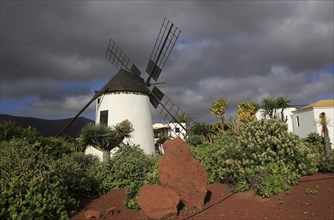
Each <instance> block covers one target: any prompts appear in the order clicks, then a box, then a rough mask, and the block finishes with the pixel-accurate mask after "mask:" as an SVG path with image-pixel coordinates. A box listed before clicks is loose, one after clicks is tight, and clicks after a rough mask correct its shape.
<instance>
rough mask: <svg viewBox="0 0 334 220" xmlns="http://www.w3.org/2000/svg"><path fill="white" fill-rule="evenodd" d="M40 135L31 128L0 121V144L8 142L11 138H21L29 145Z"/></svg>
mask: <svg viewBox="0 0 334 220" xmlns="http://www.w3.org/2000/svg"><path fill="white" fill-rule="evenodd" d="M40 136H41V135H40V134H39V132H38V131H37V129H36V128H33V127H27V128H24V127H21V126H18V125H17V124H16V123H15V122H12V121H1V122H0V142H1V141H8V140H11V139H13V138H23V139H25V140H27V141H28V142H29V143H33V142H34V141H35V140H36V138H39V137H40Z"/></svg>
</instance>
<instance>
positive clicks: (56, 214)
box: [0, 139, 77, 219]
mask: <svg viewBox="0 0 334 220" xmlns="http://www.w3.org/2000/svg"><path fill="white" fill-rule="evenodd" d="M1 145H2V146H1V148H0V155H1V162H0V170H1V176H0V182H1V192H0V194H1V198H0V210H1V211H0V218H2V219H68V217H69V216H70V215H71V214H72V213H73V210H75V208H76V206H77V202H76V200H75V199H74V198H73V197H71V195H70V194H69V193H68V188H67V186H66V185H64V184H63V180H62V178H60V177H59V175H58V174H59V173H57V172H58V170H56V169H54V168H53V166H52V164H53V163H54V160H52V159H50V158H48V157H47V155H45V154H43V153H42V152H41V151H38V150H36V149H35V148H34V146H32V145H31V144H29V143H28V142H27V141H26V140H19V139H13V140H11V141H9V142H2V143H1Z"/></svg>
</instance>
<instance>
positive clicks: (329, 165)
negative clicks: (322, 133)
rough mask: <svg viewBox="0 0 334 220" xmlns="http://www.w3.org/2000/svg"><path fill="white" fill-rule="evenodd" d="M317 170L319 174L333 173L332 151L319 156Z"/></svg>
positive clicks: (333, 152) (333, 158) (333, 153)
mask: <svg viewBox="0 0 334 220" xmlns="http://www.w3.org/2000/svg"><path fill="white" fill-rule="evenodd" d="M318 168H319V170H320V171H321V172H325V173H334V151H332V152H330V153H327V155H325V154H324V153H322V154H321V155H320V159H319V164H318Z"/></svg>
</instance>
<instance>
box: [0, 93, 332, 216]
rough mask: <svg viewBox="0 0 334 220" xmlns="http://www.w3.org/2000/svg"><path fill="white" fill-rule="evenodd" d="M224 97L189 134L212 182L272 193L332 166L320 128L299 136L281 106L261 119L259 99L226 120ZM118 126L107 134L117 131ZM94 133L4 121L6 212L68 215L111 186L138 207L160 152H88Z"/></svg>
mask: <svg viewBox="0 0 334 220" xmlns="http://www.w3.org/2000/svg"><path fill="white" fill-rule="evenodd" d="M217 103H218V102H217ZM217 103H216V104H217ZM219 103H220V104H221V105H220V104H219V105H218V104H217V105H213V107H212V109H211V112H212V113H213V114H214V115H216V116H217V118H218V120H219V121H218V122H217V123H214V124H209V125H206V124H205V123H203V122H202V123H198V124H197V126H196V127H195V129H194V130H193V133H192V134H191V135H189V136H188V137H187V142H188V144H189V145H190V148H191V150H192V153H193V155H194V156H195V157H196V158H197V159H198V160H199V161H200V162H201V164H202V165H203V166H204V167H205V169H206V170H207V172H208V174H209V176H208V182H209V183H213V182H220V183H228V184H230V186H231V189H233V190H235V191H245V190H255V191H256V192H257V193H258V194H259V195H261V196H263V197H269V196H271V195H274V194H278V193H280V192H282V191H286V190H289V189H290V188H292V187H293V186H294V185H295V184H296V183H298V179H299V177H300V176H303V175H310V174H314V173H316V172H319V171H320V172H334V154H333V151H332V150H331V151H329V152H324V149H325V148H324V139H323V137H321V136H319V135H318V134H317V133H311V134H310V135H309V136H308V137H307V138H305V139H301V138H300V137H298V136H296V135H294V134H292V133H290V132H288V131H287V126H286V124H285V121H284V119H285V118H284V114H283V113H282V112H279V114H280V116H281V117H277V118H274V117H273V118H269V119H267V120H256V118H255V116H254V115H255V112H256V111H257V109H258V108H259V106H257V105H256V104H254V103H247V102H245V103H241V104H240V105H239V106H238V111H237V115H236V117H235V119H231V120H229V121H227V120H226V119H224V115H223V114H224V112H225V109H226V107H227V101H224V100H223V99H221V100H220V102H219ZM264 104H266V105H268V103H264ZM219 107H221V108H222V109H221V110H219ZM267 107H268V106H267ZM268 112H269V113H271V110H270V109H269V110H268ZM90 126H91V125H90ZM123 127H124V126H122V129H118V130H117V131H122V132H123V133H122V134H123V136H125V135H126V134H128V133H130V132H131V126H126V128H127V129H125V130H124V129H123ZM128 128H130V129H128ZM94 129H95V128H94ZM94 129H93V130H94ZM114 129H116V128H114ZM86 130H89V129H87V128H86ZM115 131H116V130H114V131H112V132H110V131H107V132H105V133H110V134H111V136H110V137H115V134H116V133H115ZM90 133H91V132H87V131H85V130H83V133H82V134H83V135H82V136H81V138H78V139H73V138H69V137H59V138H55V137H42V136H41V135H40V134H39V133H38V132H37V131H36V129H34V128H31V127H28V128H22V127H19V126H17V125H16V124H14V123H12V122H1V123H0V186H1V188H0V219H69V218H70V217H71V216H72V215H73V214H74V213H75V212H76V211H77V209H78V206H79V203H80V201H81V200H82V199H83V198H87V197H89V196H96V195H101V194H103V193H105V192H106V191H108V190H110V189H113V188H125V189H126V191H127V198H126V200H125V205H126V206H127V207H128V208H131V209H139V207H138V204H137V196H138V191H139V189H140V187H141V186H142V185H143V184H144V183H158V182H159V177H158V171H157V168H158V162H159V156H154V155H146V154H145V153H144V152H143V151H142V150H141V149H140V148H139V147H138V146H129V145H124V144H121V146H120V147H119V150H118V151H117V152H116V153H115V154H114V155H113V157H112V158H111V159H110V160H105V161H104V162H101V161H99V159H98V158H97V157H95V156H92V155H85V154H84V150H85V145H86V144H84V143H86V142H87V140H89V139H83V137H87V135H86V136H85V135H84V134H90ZM88 137H89V136H88ZM108 137H109V136H108ZM109 139H110V140H112V143H114V142H115V140H116V139H115V138H109ZM96 140H99V139H96ZM116 141H117V140H116ZM107 150H108V151H109V150H110V149H107ZM325 153H326V154H325ZM194 175H196V174H194Z"/></svg>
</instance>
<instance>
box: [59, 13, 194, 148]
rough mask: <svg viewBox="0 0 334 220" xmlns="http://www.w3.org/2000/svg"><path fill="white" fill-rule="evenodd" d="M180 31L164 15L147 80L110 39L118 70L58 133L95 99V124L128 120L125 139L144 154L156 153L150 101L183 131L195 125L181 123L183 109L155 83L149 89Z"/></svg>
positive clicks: (109, 56)
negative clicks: (127, 133) (131, 129)
mask: <svg viewBox="0 0 334 220" xmlns="http://www.w3.org/2000/svg"><path fill="white" fill-rule="evenodd" d="M179 34H180V30H179V29H178V28H177V27H175V26H174V24H173V23H171V22H170V21H169V20H167V19H166V18H165V19H164V22H163V24H162V26H161V29H160V32H159V35H158V38H157V40H156V42H155V45H154V48H153V51H152V54H151V57H150V60H149V62H148V65H147V68H146V72H147V74H148V78H147V79H146V81H144V79H143V78H141V77H140V75H141V72H140V70H139V69H138V68H137V67H136V66H135V65H134V64H133V63H132V62H131V61H130V59H129V58H128V57H127V56H126V55H125V54H124V53H123V51H122V50H121V49H120V48H119V47H118V46H117V45H116V44H115V42H114V41H113V40H110V42H109V46H108V49H107V53H106V58H107V59H108V60H109V61H110V62H111V63H112V64H113V65H114V66H115V67H116V68H117V69H119V71H118V73H117V74H116V75H115V76H114V77H112V79H111V80H110V81H109V82H107V83H106V84H105V85H104V86H103V87H102V88H101V89H100V90H98V91H97V92H96V93H95V95H94V96H93V97H92V99H91V100H90V101H89V102H88V103H87V104H86V105H85V106H84V107H83V108H82V109H81V110H80V111H79V112H78V113H77V115H76V116H75V117H74V118H73V119H72V120H71V121H69V122H68V123H67V124H66V125H65V127H64V128H63V129H62V130H61V131H60V132H59V133H58V134H57V136H59V135H61V134H62V132H63V131H64V130H65V129H66V128H67V127H68V126H69V125H71V124H72V123H73V122H74V121H75V120H76V119H77V118H78V117H79V115H80V114H81V113H82V112H83V111H84V110H85V109H86V108H87V107H88V106H89V105H90V104H91V103H92V102H93V101H94V100H97V101H96V123H105V124H107V125H108V126H113V125H116V124H117V123H119V122H121V121H123V120H126V119H127V120H129V121H130V122H131V123H132V125H133V128H134V131H133V132H132V133H131V137H130V138H129V139H128V140H126V141H128V142H129V143H130V144H135V145H140V147H141V148H142V149H143V150H144V152H145V153H147V154H150V153H154V152H155V147H154V142H153V140H154V139H153V129H152V116H151V112H150V104H149V103H151V104H152V105H153V107H154V108H155V109H156V110H157V111H158V113H159V114H160V115H161V116H162V117H163V119H168V120H172V121H174V122H176V123H178V124H179V125H180V127H181V128H182V129H184V130H186V131H189V130H191V128H193V126H194V125H195V123H194V121H193V120H192V119H191V118H190V117H189V118H188V121H186V122H185V123H180V122H179V121H178V119H177V117H176V116H177V115H179V114H184V112H183V111H182V110H181V109H180V108H179V107H178V106H177V105H176V104H175V103H174V102H172V101H171V100H170V99H169V98H168V97H167V96H166V95H165V94H164V93H163V92H162V91H160V89H158V88H157V87H156V86H153V88H152V89H150V87H151V86H152V84H154V83H151V79H153V80H154V81H157V80H158V78H159V76H160V73H161V71H162V68H163V67H164V65H165V63H166V61H167V59H168V57H169V55H170V53H171V51H172V49H173V47H174V45H175V42H176V40H177V38H178V37H179ZM156 84H158V83H156ZM180 133H182V132H180ZM89 151H91V152H92V153H94V154H96V152H97V150H95V149H94V150H92V149H89Z"/></svg>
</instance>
